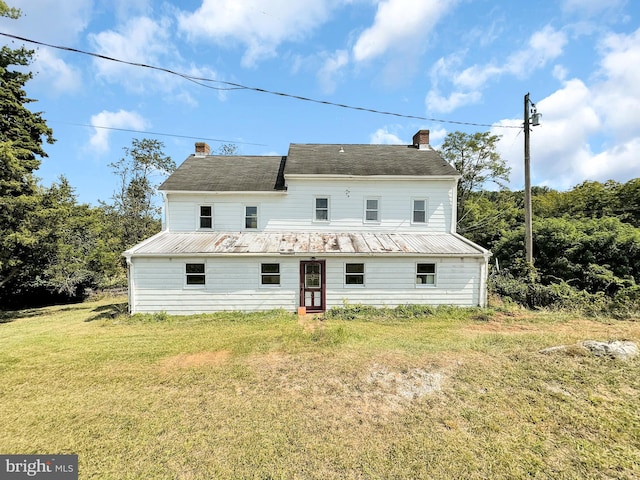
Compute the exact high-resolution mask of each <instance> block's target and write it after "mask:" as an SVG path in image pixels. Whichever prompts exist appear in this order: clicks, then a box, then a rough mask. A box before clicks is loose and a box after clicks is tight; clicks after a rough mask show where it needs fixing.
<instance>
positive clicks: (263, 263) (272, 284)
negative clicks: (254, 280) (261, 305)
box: [260, 262, 282, 288]
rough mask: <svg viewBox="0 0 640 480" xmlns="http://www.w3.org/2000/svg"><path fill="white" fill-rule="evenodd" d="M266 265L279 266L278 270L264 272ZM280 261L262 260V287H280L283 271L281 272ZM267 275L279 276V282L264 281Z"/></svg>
mask: <svg viewBox="0 0 640 480" xmlns="http://www.w3.org/2000/svg"><path fill="white" fill-rule="evenodd" d="M265 265H277V266H278V272H277V273H275V272H264V266H265ZM280 265H281V264H280V263H279V262H260V288H279V287H281V286H282V272H281V268H280ZM265 276H271V277H275V276H277V277H278V283H264V277H265Z"/></svg>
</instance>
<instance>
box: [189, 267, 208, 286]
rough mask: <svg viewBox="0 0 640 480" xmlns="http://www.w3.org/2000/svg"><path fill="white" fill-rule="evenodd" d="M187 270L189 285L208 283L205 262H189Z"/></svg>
mask: <svg viewBox="0 0 640 480" xmlns="http://www.w3.org/2000/svg"><path fill="white" fill-rule="evenodd" d="M185 272H186V276H187V285H204V284H205V283H206V276H205V273H204V263H187V265H186V268H185Z"/></svg>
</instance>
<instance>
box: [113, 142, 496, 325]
mask: <svg viewBox="0 0 640 480" xmlns="http://www.w3.org/2000/svg"><path fill="white" fill-rule="evenodd" d="M459 177H460V175H459V174H458V172H456V170H454V168H453V167H452V166H451V165H449V164H448V163H447V162H446V161H444V160H443V159H442V157H441V156H440V155H439V154H438V153H437V152H436V151H434V150H433V149H432V148H431V147H430V146H429V131H428V130H421V131H419V132H418V133H416V135H415V136H414V138H413V145H324V144H291V145H290V147H289V152H288V154H287V156H284V157H283V156H216V155H209V147H208V145H206V144H205V143H196V153H195V154H194V155H191V156H190V157H189V158H187V159H186V160H185V161H184V163H182V165H180V167H179V168H178V169H177V170H176V171H175V172H174V173H173V174H172V175H171V176H170V177H169V178H168V179H167V180H166V181H165V182H164V183H163V184H162V185H161V187H160V190H161V192H162V193H163V194H164V198H165V203H164V214H165V222H164V227H163V230H162V231H161V232H160V233H158V234H157V235H155V236H153V237H151V238H149V239H147V240H145V241H143V242H142V243H140V244H138V245H136V246H135V247H133V248H131V249H129V250H127V251H126V252H125V253H124V255H125V257H126V258H127V262H128V265H129V305H130V311H131V312H132V313H137V312H160V311H165V312H167V313H172V314H188V313H199V312H214V311H221V310H245V311H255V310H270V309H275V308H284V309H285V310H290V311H299V310H298V309H299V307H305V309H306V312H323V311H325V310H326V309H328V308H331V307H333V306H342V305H344V304H345V303H349V304H365V305H373V306H376V307H383V306H386V307H394V306H397V305H404V304H428V305H440V304H448V305H463V306H475V305H484V304H485V303H486V301H487V293H486V278H487V263H488V259H489V256H490V252H488V251H487V250H485V249H484V248H482V247H480V246H478V245H476V244H474V243H473V242H471V241H469V240H467V239H466V238H464V237H462V236H460V235H458V234H457V233H456V186H457V182H458V179H459Z"/></svg>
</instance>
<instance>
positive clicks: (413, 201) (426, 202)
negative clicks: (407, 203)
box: [411, 197, 429, 225]
mask: <svg viewBox="0 0 640 480" xmlns="http://www.w3.org/2000/svg"><path fill="white" fill-rule="evenodd" d="M416 202H424V221H422V222H420V221H416V219H415V214H416V212H421V211H422V210H416ZM428 211H429V200H428V199H426V198H424V197H420V198H412V199H411V223H412V224H414V225H426V224H427V220H428V218H427V212H428Z"/></svg>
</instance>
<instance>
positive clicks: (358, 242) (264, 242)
mask: <svg viewBox="0 0 640 480" xmlns="http://www.w3.org/2000/svg"><path fill="white" fill-rule="evenodd" d="M235 254H253V255H259V254H264V255H273V254H283V255H297V254H299V255H327V254H329V255H330V254H338V255H340V254H342V255H344V254H353V255H374V254H391V255H395V254H397V255H406V254H409V255H410V254H418V255H433V256H473V257H477V256H485V255H489V254H490V253H489V251H488V250H486V249H484V248H482V247H480V246H479V245H476V244H474V243H473V242H471V241H469V240H467V239H465V238H463V237H461V236H460V235H457V234H428V233H422V234H418V233H348V232H344V233H342V232H341V233H319V232H315V233H311V232H206V233H204V232H160V233H159V234H157V235H155V236H153V237H151V238H149V239H147V240H145V241H144V242H142V243H140V244H138V245H136V246H134V247H132V248H131V249H129V250H127V251H126V252H125V253H124V255H125V256H126V257H137V256H149V257H155V256H187V255H235Z"/></svg>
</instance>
